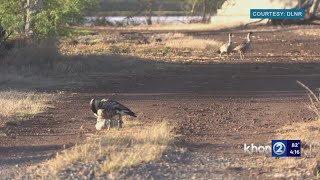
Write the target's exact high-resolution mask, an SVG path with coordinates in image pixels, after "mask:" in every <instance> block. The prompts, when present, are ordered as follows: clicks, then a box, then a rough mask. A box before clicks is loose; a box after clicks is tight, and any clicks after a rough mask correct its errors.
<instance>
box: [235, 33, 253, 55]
mask: <svg viewBox="0 0 320 180" xmlns="http://www.w3.org/2000/svg"><path fill="white" fill-rule="evenodd" d="M251 35H252V32H249V33H248V35H247V40H246V41H245V42H244V43H242V44H239V45H238V46H236V47H235V48H234V49H233V50H234V51H237V52H239V54H240V59H244V54H245V53H246V52H248V51H250V50H251V49H252V41H251V38H250V37H251Z"/></svg>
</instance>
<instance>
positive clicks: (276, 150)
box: [272, 140, 301, 157]
mask: <svg viewBox="0 0 320 180" xmlns="http://www.w3.org/2000/svg"><path fill="white" fill-rule="evenodd" d="M300 156H301V141H300V140H272V157H300Z"/></svg>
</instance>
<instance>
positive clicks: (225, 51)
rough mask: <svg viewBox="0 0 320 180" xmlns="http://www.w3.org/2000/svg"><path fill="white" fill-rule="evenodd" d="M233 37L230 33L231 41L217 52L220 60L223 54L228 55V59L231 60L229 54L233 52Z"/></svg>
mask: <svg viewBox="0 0 320 180" xmlns="http://www.w3.org/2000/svg"><path fill="white" fill-rule="evenodd" d="M232 36H233V35H232V33H229V41H228V42H227V43H225V44H223V45H222V46H220V49H219V51H217V52H218V53H219V56H220V58H221V56H222V55H223V54H227V59H229V54H230V52H231V51H232V41H231V37H232Z"/></svg>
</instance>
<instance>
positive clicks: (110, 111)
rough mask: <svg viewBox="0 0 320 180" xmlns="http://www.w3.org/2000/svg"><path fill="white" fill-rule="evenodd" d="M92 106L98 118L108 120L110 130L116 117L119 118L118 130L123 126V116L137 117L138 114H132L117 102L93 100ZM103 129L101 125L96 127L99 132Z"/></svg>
mask: <svg viewBox="0 0 320 180" xmlns="http://www.w3.org/2000/svg"><path fill="white" fill-rule="evenodd" d="M90 106H91V110H92V112H93V113H94V115H95V116H96V117H97V118H101V116H102V118H103V119H105V120H108V129H109V128H110V126H111V119H112V118H113V117H115V116H118V129H119V128H121V126H122V123H123V122H122V116H123V115H129V116H132V117H137V116H136V114H135V113H134V112H132V111H131V110H130V109H129V108H127V107H125V106H124V105H122V104H120V103H119V102H117V101H114V100H110V99H102V100H98V99H92V100H91V102H90ZM103 123H104V121H103ZM97 124H98V123H97ZM101 128H102V127H101V126H100V125H96V129H97V130H100V129H101Z"/></svg>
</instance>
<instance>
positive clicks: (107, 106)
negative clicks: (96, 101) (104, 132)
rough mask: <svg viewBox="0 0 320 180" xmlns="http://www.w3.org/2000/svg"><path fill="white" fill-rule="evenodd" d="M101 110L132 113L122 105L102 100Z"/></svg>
mask: <svg viewBox="0 0 320 180" xmlns="http://www.w3.org/2000/svg"><path fill="white" fill-rule="evenodd" d="M100 108H102V109H116V110H122V111H131V110H130V109H129V108H127V107H125V106H124V105H122V104H120V103H119V102H117V101H114V100H110V99H102V100H101V102H100Z"/></svg>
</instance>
